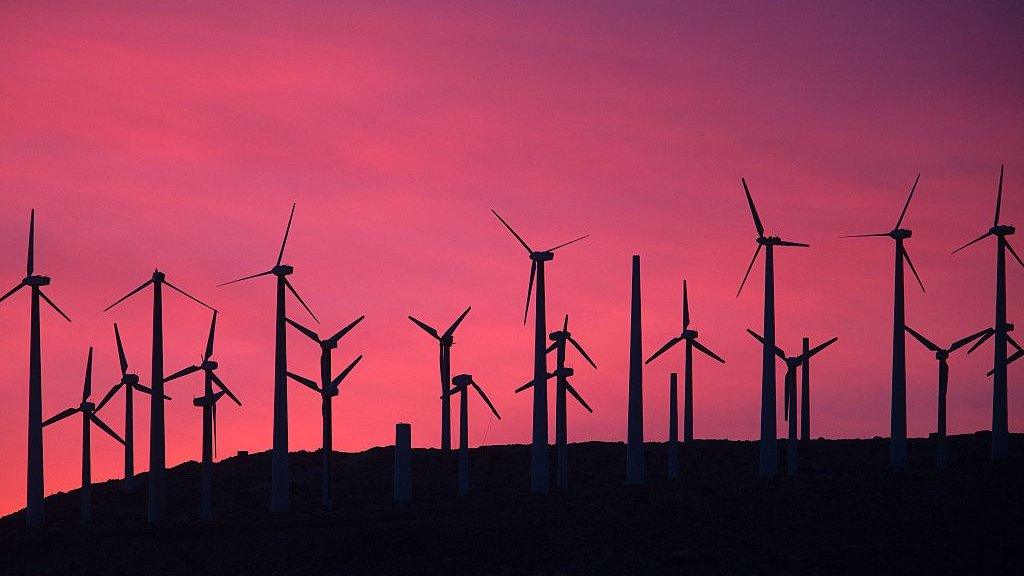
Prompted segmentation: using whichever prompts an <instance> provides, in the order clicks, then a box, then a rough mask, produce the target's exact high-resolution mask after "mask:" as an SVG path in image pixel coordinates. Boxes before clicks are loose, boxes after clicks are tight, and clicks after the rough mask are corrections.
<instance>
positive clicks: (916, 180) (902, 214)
mask: <svg viewBox="0 0 1024 576" xmlns="http://www.w3.org/2000/svg"><path fill="white" fill-rule="evenodd" d="M920 179H921V175H920V174H918V175H917V178H914V185H913V186H911V187H910V195H909V196H907V203H906V204H904V205H903V212H900V219H899V220H897V221H896V226H894V227H893V229H894V230H896V229H898V228H899V227H900V224H903V217H904V216H906V215H907V208H909V207H910V201H911V199H913V198H914V190H917V182H918V181H919V180H920Z"/></svg>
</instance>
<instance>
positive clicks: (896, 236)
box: [889, 228, 914, 240]
mask: <svg viewBox="0 0 1024 576" xmlns="http://www.w3.org/2000/svg"><path fill="white" fill-rule="evenodd" d="M913 234H914V233H913V232H911V231H910V230H907V229H906V228H896V229H895V230H893V231H892V232H889V236H891V237H892V239H893V240H906V239H907V238H910V237H911V236H913Z"/></svg>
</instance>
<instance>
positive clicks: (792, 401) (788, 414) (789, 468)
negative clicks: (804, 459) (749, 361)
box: [747, 328, 839, 476]
mask: <svg viewBox="0 0 1024 576" xmlns="http://www.w3.org/2000/svg"><path fill="white" fill-rule="evenodd" d="M747 332H749V333H750V335H751V336H753V337H754V338H755V339H756V340H757V341H758V342H760V343H761V344H764V338H762V337H761V336H760V335H759V334H758V333H757V332H754V331H753V330H750V329H749V328H748V329H747ZM836 340H839V338H833V339H831V340H828V341H825V342H823V343H821V344H818V345H817V346H815V347H814V348H811V349H810V350H808V351H807V352H804V353H802V354H800V355H799V356H786V353H785V352H783V351H782V348H779V347H778V346H775V347H774V349H775V355H776V356H778V357H779V359H780V360H782V361H783V362H785V364H786V381H785V389H784V390H783V393H782V394H783V397H784V398H785V402H784V404H785V408H784V410H783V414H784V415H785V418H786V422H788V423H789V434H788V436H787V439H786V474H787V475H789V476H796V475H797V474H798V473H799V472H800V466H799V462H798V460H797V446H796V444H797V436H796V369H797V368H799V367H800V366H802V365H803V363H804V361H805V360H808V359H810V358H811V357H812V356H814V355H815V354H817V353H818V352H821V351H822V350H824V349H825V348H828V347H829V346H831V345H832V344H833V343H834V342H835V341H836Z"/></svg>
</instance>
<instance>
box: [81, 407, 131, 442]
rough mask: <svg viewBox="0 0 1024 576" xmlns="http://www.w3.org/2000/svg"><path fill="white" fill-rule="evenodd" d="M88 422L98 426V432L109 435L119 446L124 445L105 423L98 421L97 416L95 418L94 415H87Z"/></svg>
mask: <svg viewBox="0 0 1024 576" xmlns="http://www.w3.org/2000/svg"><path fill="white" fill-rule="evenodd" d="M89 420H92V423H93V424H95V425H97V426H99V427H100V430H103V431H104V432H106V433H107V434H110V437H111V438H113V439H114V440H117V441H118V442H119V443H121V444H124V439H123V438H121V437H120V436H118V435H117V432H114V430H113V429H112V428H111V427H110V426H107V423H106V422H104V421H103V420H100V417H99V416H97V415H95V414H89Z"/></svg>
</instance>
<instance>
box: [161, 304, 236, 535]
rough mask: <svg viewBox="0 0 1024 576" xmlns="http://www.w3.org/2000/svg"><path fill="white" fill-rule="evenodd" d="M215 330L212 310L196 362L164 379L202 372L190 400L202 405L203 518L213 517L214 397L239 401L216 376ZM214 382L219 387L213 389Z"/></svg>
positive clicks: (200, 513)
mask: <svg viewBox="0 0 1024 576" xmlns="http://www.w3.org/2000/svg"><path fill="white" fill-rule="evenodd" d="M216 332H217V312H216V311H214V313H213V318H212V319H211V320H210V335H209V336H207V338H206V351H204V352H203V359H202V361H201V362H200V363H199V364H195V365H192V366H188V367H186V368H182V369H181V370H178V371H177V372H175V373H174V374H171V375H170V376H168V377H167V378H166V379H164V382H170V381H171V380H174V379H176V378H181V377H182V376H188V375H189V374H192V373H193V372H199V371H202V372H203V395H202V396H199V397H196V398H193V399H192V404H193V405H194V406H199V407H200V408H202V409H203V464H202V469H201V472H200V482H199V486H200V488H199V517H200V518H202V519H203V520H210V519H212V518H213V458H214V456H216V452H217V401H218V400H220V399H221V397H222V396H224V395H227V397H228V398H231V400H233V401H234V402H235V404H238V405H239V406H241V405H242V401H241V400H239V399H238V397H237V396H235V395H234V394H232V393H231V390H229V389H228V387H227V386H226V385H225V384H224V382H223V381H221V379H220V378H219V377H217V373H216V372H215V371H216V370H217V366H218V364H217V362H216V361H215V360H214V359H213V340H214V336H216ZM214 385H216V386H217V388H220V390H219V391H217V392H214V391H213V387H214Z"/></svg>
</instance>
